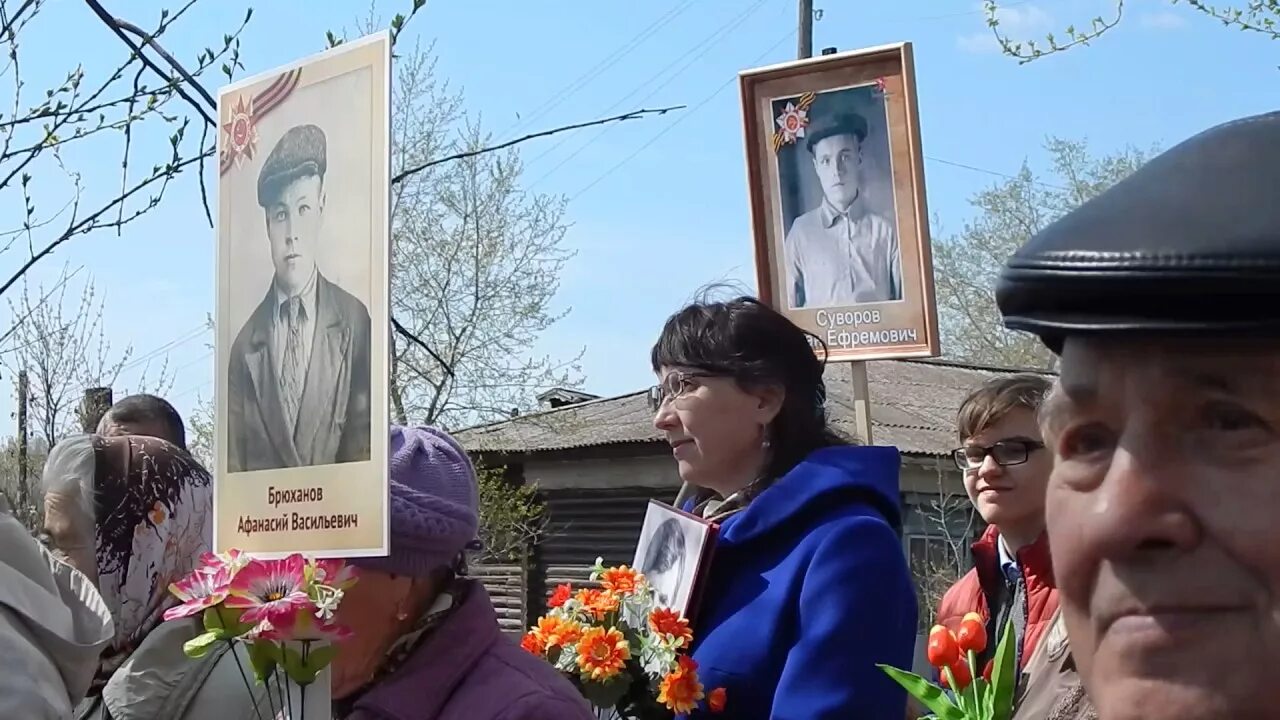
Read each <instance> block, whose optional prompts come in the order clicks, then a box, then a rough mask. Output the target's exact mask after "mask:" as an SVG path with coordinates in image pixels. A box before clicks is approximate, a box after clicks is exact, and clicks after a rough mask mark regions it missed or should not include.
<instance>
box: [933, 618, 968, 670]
mask: <svg viewBox="0 0 1280 720" xmlns="http://www.w3.org/2000/svg"><path fill="white" fill-rule="evenodd" d="M926 655H927V656H928V658H929V664H930V665H932V666H934V667H936V668H944V667H946V666H948V665H954V664H955V662H956V660H958V659H959V658H960V647H959V646H958V645H956V638H955V636H954V635H952V634H951V631H950V630H948V629H946V628H945V627H943V626H942V625H934V626H933V628H932V629H930V630H929V645H928V649H927V650H926Z"/></svg>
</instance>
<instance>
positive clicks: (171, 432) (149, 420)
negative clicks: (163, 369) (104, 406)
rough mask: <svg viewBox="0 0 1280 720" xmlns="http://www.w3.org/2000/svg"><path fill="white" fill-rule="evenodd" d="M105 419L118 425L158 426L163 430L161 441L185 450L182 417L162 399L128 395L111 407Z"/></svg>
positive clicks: (185, 442)
mask: <svg viewBox="0 0 1280 720" xmlns="http://www.w3.org/2000/svg"><path fill="white" fill-rule="evenodd" d="M107 417H108V418H110V419H111V420H113V421H115V422H118V423H129V424H131V425H136V424H144V423H145V424H149V425H150V424H155V425H159V426H161V427H163V428H164V435H163V436H162V437H161V439H162V440H168V441H169V442H171V443H173V444H174V445H177V446H178V447H180V448H182V449H183V450H186V449H187V429H186V426H184V425H183V424H182V416H181V415H179V414H178V411H177V410H175V409H174V407H173V406H172V405H170V404H169V402H168V401H167V400H165V399H164V398H161V397H156V396H155V395H147V394H145V393H144V394H139V395H130V396H129V397H126V398H122V399H121V400H120V401H119V402H117V403H116V404H114V405H112V406H111V409H110V410H108V411H107Z"/></svg>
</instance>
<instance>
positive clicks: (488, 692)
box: [333, 425, 594, 720]
mask: <svg viewBox="0 0 1280 720" xmlns="http://www.w3.org/2000/svg"><path fill="white" fill-rule="evenodd" d="M478 494H479V491H478V488H477V484H476V474H475V469H474V468H473V467H472V465H471V461H470V460H469V459H468V458H467V455H466V453H465V452H464V451H463V450H462V448H461V447H460V446H459V445H458V443H457V442H456V441H454V440H453V438H451V437H449V436H448V435H446V434H445V433H443V432H441V431H439V430H435V429H433V428H427V427H421V428H410V427H400V426H395V425H393V426H392V427H391V554H390V555H388V556H387V557H375V558H361V559H357V560H354V561H353V562H354V563H355V564H356V565H357V566H359V567H360V569H361V570H362V572H361V575H360V582H358V583H357V584H356V585H355V586H354V587H353V588H352V589H351V590H350V591H349V592H348V593H347V594H346V596H345V597H344V598H343V601H342V605H341V606H340V607H339V610H338V619H339V620H340V621H341V622H343V623H345V624H347V625H349V626H350V627H351V628H352V629H353V630H355V637H354V638H352V639H351V640H350V641H348V642H346V643H344V644H343V647H342V652H340V653H339V654H338V656H337V659H336V660H335V661H334V665H333V698H334V708H333V709H334V717H335V718H337V719H338V720H384V719H385V720H578V719H579V718H581V719H582V720H589V719H590V718H593V717H594V715H593V714H592V713H591V710H590V708H589V707H588V705H587V704H586V702H585V701H584V700H583V699H582V697H581V696H580V695H579V694H578V692H577V691H576V690H574V688H573V686H572V685H570V684H569V683H568V681H566V680H564V679H563V678H561V677H560V676H559V675H558V674H557V673H556V672H555V670H553V669H552V668H551V666H550V665H547V664H546V663H544V662H542V661H541V660H539V659H537V658H535V657H533V656H532V655H530V654H529V653H527V652H525V651H523V650H521V649H520V648H519V647H518V646H517V645H516V644H515V643H513V642H512V641H510V640H508V639H507V638H505V637H503V636H502V634H501V633H500V631H499V630H498V619H497V615H496V614H495V613H494V610H493V604H492V603H491V602H490V601H489V595H488V593H486V592H485V590H484V588H483V587H482V586H481V585H480V583H478V582H476V581H474V580H469V579H466V578H465V577H463V572H462V571H463V569H464V563H463V552H464V551H465V550H466V548H467V546H468V545H470V544H471V543H472V542H473V541H475V539H476V531H477V528H478V525H479V520H478Z"/></svg>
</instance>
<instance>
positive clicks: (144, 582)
mask: <svg viewBox="0 0 1280 720" xmlns="http://www.w3.org/2000/svg"><path fill="white" fill-rule="evenodd" d="M43 484H44V493H45V522H44V532H43V537H44V539H45V541H46V542H47V543H48V544H49V545H50V546H51V547H53V548H54V549H55V551H56V552H58V553H60V554H62V555H63V556H64V557H65V559H66V560H67V562H68V563H70V564H71V565H73V566H74V567H76V568H77V569H79V570H80V571H81V572H83V573H85V574H86V575H88V576H89V577H90V578H91V579H92V580H93V581H94V582H95V583H96V584H97V586H98V590H99V591H100V592H101V594H102V597H103V599H104V600H105V601H106V604H107V607H108V608H109V609H110V611H111V614H112V617H113V619H114V621H115V637H114V638H113V639H112V641H111V644H110V645H109V646H108V647H107V649H106V650H105V651H104V652H103V654H102V660H101V664H100V666H99V669H98V673H97V677H96V678H95V680H94V683H93V685H92V688H91V689H90V692H89V697H88V699H86V700H85V702H84V703H82V704H81V706H80V708H78V709H77V712H76V717H77V718H79V719H81V720H98V719H100V718H110V720H152V719H153V718H166V719H169V718H172V719H174V720H206V719H212V718H217V719H218V720H240V718H253V717H256V716H257V713H256V711H255V709H254V706H253V704H252V700H251V698H250V695H249V692H248V690H247V688H246V682H245V680H244V678H243V676H242V675H241V674H240V668H239V666H243V667H248V665H247V663H246V662H245V661H244V660H243V659H241V661H240V662H239V663H237V661H236V660H237V657H238V655H237V654H235V653H232V652H230V651H229V650H227V649H225V648H219V649H218V650H216V651H214V652H211V653H210V654H208V655H206V656H205V657H203V658H200V659H190V658H187V657H186V655H184V654H183V652H182V645H183V643H185V642H186V641H187V640H190V639H191V638H193V637H195V636H196V635H198V634H199V633H200V632H201V631H202V628H201V626H200V619H199V618H188V619H186V620H180V621H173V622H168V623H165V622H163V620H164V617H163V616H164V611H165V610H167V609H169V608H170V607H172V606H173V605H175V604H176V603H177V599H176V598H174V597H173V596H172V595H171V594H170V593H169V585H170V584H171V583H173V582H175V581H177V580H180V579H181V578H183V577H184V576H186V575H187V574H188V573H190V572H191V571H192V570H193V569H194V568H195V566H196V563H197V561H198V560H199V558H200V555H201V554H202V553H205V552H208V551H209V550H210V549H211V545H212V542H211V536H212V531H213V483H212V481H211V479H210V477H209V473H208V472H206V471H205V470H204V469H203V468H202V467H200V465H199V464H198V463H197V462H196V461H195V460H193V459H192V458H191V456H190V455H188V454H187V453H186V451H184V450H182V449H180V448H178V447H177V446H175V445H172V444H170V443H168V442H166V441H164V440H161V439H159V438H151V437H142V436H126V437H101V436H97V435H82V436H77V437H72V438H68V439H66V440H63V441H62V442H60V443H58V445H57V446H55V447H54V449H53V450H52V451H50V453H49V459H48V461H47V462H46V464H45V470H44V476H43ZM255 690H261V688H260V687H258V688H255ZM237 702H239V703H240V705H241V706H240V707H237ZM262 707H264V708H265V707H266V704H265V702H263V703H262Z"/></svg>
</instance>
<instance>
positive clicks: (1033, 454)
mask: <svg viewBox="0 0 1280 720" xmlns="http://www.w3.org/2000/svg"><path fill="white" fill-rule="evenodd" d="M1039 442H1040V427H1039V425H1038V424H1037V422H1036V417H1035V414H1034V413H1033V412H1032V411H1031V410H1030V409H1028V408H1015V409H1013V410H1011V411H1009V412H1007V413H1005V414H1004V415H1003V416H1001V417H1000V418H999V419H997V420H996V421H995V422H994V423H991V424H990V425H988V426H987V427H986V428H984V429H983V430H982V431H980V432H979V433H977V434H976V435H974V436H973V437H971V438H969V439H968V440H966V441H965V442H964V447H965V448H966V449H969V448H974V449H979V448H990V447H991V446H993V445H996V444H997V443H1004V444H1005V445H1007V446H1009V447H1011V448H1013V449H1012V450H1009V451H1008V452H1013V453H1021V452H1022V451H1023V450H1024V449H1025V453H1026V454H1025V457H1026V461H1025V462H1021V463H1010V464H1006V465H1001V464H999V462H997V460H1000V459H1004V460H1005V461H1006V462H1009V460H1010V458H1009V457H1003V458H1002V453H1001V452H999V451H997V452H988V453H987V454H986V457H985V458H984V459H983V460H982V464H981V465H980V466H978V468H977V469H974V470H966V471H965V473H964V489H965V492H967V493H968V494H969V500H971V501H972V502H973V505H974V507H976V508H977V509H978V514H979V515H981V516H982V519H983V520H986V521H987V522H988V523H990V524H992V525H996V526H1007V527H1016V526H1024V527H1025V526H1028V525H1032V526H1034V525H1038V524H1040V523H1041V522H1042V521H1043V516H1044V493H1045V485H1046V484H1047V483H1048V482H1049V470H1050V469H1051V468H1052V466H1053V458H1052V457H1051V456H1050V455H1049V453H1048V452H1046V451H1045V450H1044V449H1043V448H1035V447H1034V446H1029V445H1023V443H1039ZM1019 445H1021V447H1019ZM975 454H976V453H975ZM1019 457H1022V455H1021V454H1015V455H1014V456H1013V459H1015V460H1016V459H1018V458H1019Z"/></svg>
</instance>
